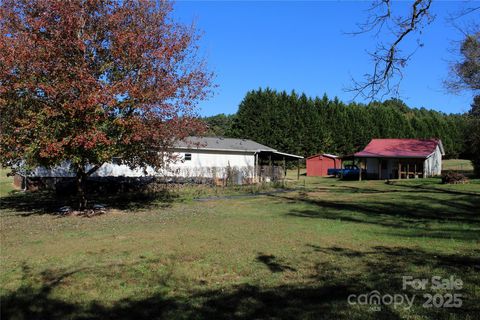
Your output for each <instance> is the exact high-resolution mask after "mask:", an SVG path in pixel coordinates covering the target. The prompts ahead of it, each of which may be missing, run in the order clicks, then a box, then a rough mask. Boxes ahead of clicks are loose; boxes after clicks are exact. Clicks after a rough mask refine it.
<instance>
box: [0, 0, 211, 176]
mask: <svg viewBox="0 0 480 320" xmlns="http://www.w3.org/2000/svg"><path fill="white" fill-rule="evenodd" d="M171 11H172V6H171V4H170V3H168V2H160V3H159V2H157V1H121V2H120V1H114V0H110V1H109V0H72V1H60V0H58V1H52V0H4V1H2V4H1V12H0V29H1V35H0V117H1V120H0V121H1V122H0V124H1V133H0V148H1V151H0V152H1V160H2V164H3V165H12V164H15V163H18V161H25V162H26V164H27V165H30V166H37V165H43V166H49V167H50V166H55V165H57V164H59V163H61V162H63V161H70V162H71V164H72V167H73V169H75V170H76V172H77V173H78V174H77V175H78V176H83V178H85V177H86V176H88V175H89V174H91V173H93V171H94V170H96V168H98V167H99V166H101V165H102V164H103V163H105V162H108V161H110V160H111V158H112V157H113V156H115V157H122V159H123V160H124V161H125V163H127V164H129V165H130V166H132V167H133V166H135V167H145V166H147V165H150V166H153V167H157V168H159V167H162V165H164V163H163V162H164V161H165V159H168V157H164V156H162V154H163V153H165V152H166V150H167V149H168V148H169V147H170V146H171V144H172V142H173V141H175V140H177V139H182V138H184V137H185V136H187V135H190V134H192V133H194V132H196V131H198V130H200V129H201V125H200V124H199V122H197V121H196V120H195V108H196V103H197V102H198V101H200V100H202V99H205V98H206V97H207V96H208V95H209V94H210V89H209V88H210V86H211V74H210V73H208V72H207V71H206V70H205V63H204V61H203V60H201V59H199V58H198V55H197V49H198V47H197V40H198V35H197V33H196V32H195V29H194V27H188V26H184V25H182V24H179V23H176V22H174V21H173V20H172V19H171ZM88 168H92V170H90V169H88Z"/></svg>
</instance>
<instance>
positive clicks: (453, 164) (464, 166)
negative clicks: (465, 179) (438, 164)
mask: <svg viewBox="0 0 480 320" xmlns="http://www.w3.org/2000/svg"><path fill="white" fill-rule="evenodd" d="M442 169H443V170H444V171H447V170H454V171H473V166H472V162H471V161H470V160H462V159H449V160H444V161H443V164H442Z"/></svg>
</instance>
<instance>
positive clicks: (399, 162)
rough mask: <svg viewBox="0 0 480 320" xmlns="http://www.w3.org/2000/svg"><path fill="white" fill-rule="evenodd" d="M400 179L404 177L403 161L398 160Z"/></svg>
mask: <svg viewBox="0 0 480 320" xmlns="http://www.w3.org/2000/svg"><path fill="white" fill-rule="evenodd" d="M398 179H399V180H400V179H402V162H401V161H400V160H398Z"/></svg>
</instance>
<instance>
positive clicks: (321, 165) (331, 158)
mask: <svg viewBox="0 0 480 320" xmlns="http://www.w3.org/2000/svg"><path fill="white" fill-rule="evenodd" d="M341 167H342V160H341V159H340V158H339V157H338V156H335V155H333V154H328V153H324V154H316V155H314V156H310V157H308V158H307V176H308V177H323V176H327V170H328V169H330V168H335V169H339V168H341Z"/></svg>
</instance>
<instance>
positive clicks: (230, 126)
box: [204, 88, 469, 158]
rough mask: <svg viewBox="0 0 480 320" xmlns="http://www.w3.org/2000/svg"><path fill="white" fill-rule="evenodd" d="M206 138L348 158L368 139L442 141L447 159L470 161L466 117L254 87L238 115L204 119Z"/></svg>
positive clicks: (398, 103) (400, 103)
mask: <svg viewBox="0 0 480 320" xmlns="http://www.w3.org/2000/svg"><path fill="white" fill-rule="evenodd" d="M204 120H205V121H206V123H207V125H208V128H209V129H208V130H209V131H208V135H215V136H224V137H232V138H245V139H252V140H255V141H257V142H259V143H262V144H265V145H267V146H270V147H273V148H276V149H278V150H280V151H282V152H288V153H293V154H298V155H302V156H310V155H313V154H317V153H333V154H339V155H345V154H351V153H354V152H357V151H359V150H361V149H363V148H364V147H365V146H366V145H367V144H368V142H369V141H370V140H371V139H372V138H420V139H422V138H425V139H426V138H440V139H441V140H442V142H443V145H444V147H445V152H446V158H469V151H468V145H466V142H465V141H467V140H468V139H466V138H465V137H466V135H467V134H468V132H467V131H468V130H467V127H468V126H467V116H466V115H462V114H445V113H442V112H438V111H433V110H427V109H424V108H421V109H416V108H409V107H408V106H407V105H406V104H405V103H404V102H403V101H401V100H399V99H390V100H387V101H384V102H371V103H369V104H367V105H365V104H358V103H353V102H352V103H348V104H347V103H344V102H342V101H340V100H339V99H338V98H334V99H330V98H328V97H327V95H324V96H323V97H322V98H319V97H317V98H310V97H307V96H306V95H305V94H297V93H295V92H291V93H287V92H285V91H282V92H277V91H275V90H271V89H268V88H267V89H258V90H254V91H250V92H248V93H247V94H246V96H245V98H244V99H243V101H242V102H241V103H240V106H239V109H238V112H237V113H236V114H233V115H225V114H219V115H215V116H211V117H206V118H204Z"/></svg>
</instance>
